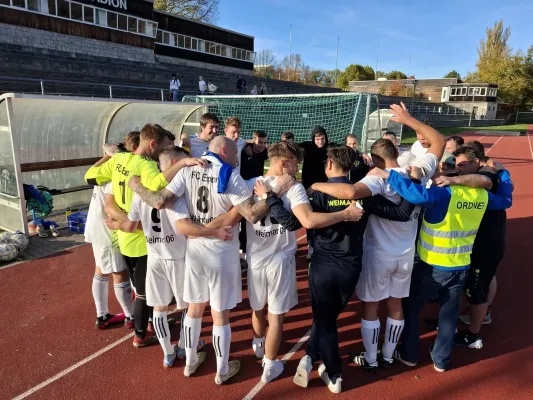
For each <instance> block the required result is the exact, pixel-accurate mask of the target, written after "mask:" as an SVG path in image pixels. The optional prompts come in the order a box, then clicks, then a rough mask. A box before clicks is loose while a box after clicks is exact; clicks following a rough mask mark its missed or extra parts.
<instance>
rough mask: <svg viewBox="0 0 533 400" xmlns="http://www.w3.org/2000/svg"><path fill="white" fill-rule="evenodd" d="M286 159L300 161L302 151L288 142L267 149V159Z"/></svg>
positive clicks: (275, 144) (278, 143)
mask: <svg viewBox="0 0 533 400" xmlns="http://www.w3.org/2000/svg"><path fill="white" fill-rule="evenodd" d="M274 157H286V158H294V159H296V160H298V161H302V151H301V150H300V147H298V146H296V145H294V144H291V143H289V142H277V143H274V144H273V145H271V146H269V148H268V158H274Z"/></svg>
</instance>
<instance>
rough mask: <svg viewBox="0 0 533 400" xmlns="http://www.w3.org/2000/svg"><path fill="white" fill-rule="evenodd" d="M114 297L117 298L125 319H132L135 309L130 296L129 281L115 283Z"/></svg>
mask: <svg viewBox="0 0 533 400" xmlns="http://www.w3.org/2000/svg"><path fill="white" fill-rule="evenodd" d="M114 288H115V297H116V298H117V300H118V302H119V303H120V306H121V307H122V310H123V311H124V315H126V317H128V318H131V317H133V310H134V308H135V302H134V301H133V296H132V294H131V284H130V281H126V282H121V283H115V285H114Z"/></svg>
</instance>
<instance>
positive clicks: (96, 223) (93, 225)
mask: <svg viewBox="0 0 533 400" xmlns="http://www.w3.org/2000/svg"><path fill="white" fill-rule="evenodd" d="M108 187H109V188H110V187H111V182H109V183H107V184H106V185H104V186H95V187H94V189H93V194H92V198H91V203H90V204H89V211H88V213H87V221H86V222H85V241H86V242H87V243H92V244H96V245H99V246H109V245H111V244H113V245H114V246H115V247H118V241H117V235H116V231H112V230H110V229H108V227H107V226H106V224H105V218H106V213H105V211H104V206H105V189H106V188H108Z"/></svg>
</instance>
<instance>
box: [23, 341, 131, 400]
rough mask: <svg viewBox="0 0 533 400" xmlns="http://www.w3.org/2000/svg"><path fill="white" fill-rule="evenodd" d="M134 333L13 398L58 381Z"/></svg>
mask: <svg viewBox="0 0 533 400" xmlns="http://www.w3.org/2000/svg"><path fill="white" fill-rule="evenodd" d="M133 335H135V332H132V333H130V334H128V335H126V336H124V337H123V338H121V339H119V340H117V341H116V342H113V343H111V344H110V345H108V346H106V347H104V348H103V349H101V350H99V351H97V352H96V353H93V354H91V355H90V356H89V357H87V358H84V359H83V360H81V361H79V362H77V363H76V364H74V365H73V366H72V367H68V368H67V369H64V370H63V371H61V372H60V373H58V374H57V375H54V376H52V377H51V378H48V379H47V380H45V381H44V382H41V383H39V384H38V385H37V386H34V387H32V388H31V389H28V390H26V391H25V392H24V393H22V394H19V395H18V396H17V397H15V398H14V399H13V400H22V399H24V398H26V397H28V396H29V395H31V394H33V393H35V392H37V391H38V390H41V389H42V388H44V387H45V386H48V385H49V384H51V383H53V382H55V381H57V380H58V379H61V378H62V377H64V376H65V375H67V374H69V373H70V372H72V371H74V370H75V369H77V368H79V367H81V366H82V365H84V364H87V363H88V362H89V361H91V360H94V359H95V358H96V357H98V356H101V355H102V354H104V353H105V352H106V351H109V350H111V349H112V348H113V347H116V346H118V345H119V344H121V343H122V342H125V341H126V340H128V339H131V338H132V337H133Z"/></svg>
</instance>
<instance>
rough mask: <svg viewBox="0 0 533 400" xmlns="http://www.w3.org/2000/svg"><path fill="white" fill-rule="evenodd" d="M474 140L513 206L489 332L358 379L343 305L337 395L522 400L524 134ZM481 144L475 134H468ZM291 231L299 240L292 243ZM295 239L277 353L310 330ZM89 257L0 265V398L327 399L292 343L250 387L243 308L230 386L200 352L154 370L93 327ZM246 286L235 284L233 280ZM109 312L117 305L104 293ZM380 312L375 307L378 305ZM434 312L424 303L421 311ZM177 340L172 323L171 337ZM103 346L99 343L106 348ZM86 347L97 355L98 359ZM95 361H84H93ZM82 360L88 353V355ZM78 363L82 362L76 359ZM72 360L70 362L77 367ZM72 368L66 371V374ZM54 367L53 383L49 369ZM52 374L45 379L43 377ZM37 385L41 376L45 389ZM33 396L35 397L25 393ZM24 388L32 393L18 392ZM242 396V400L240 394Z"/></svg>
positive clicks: (147, 352)
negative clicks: (188, 373) (280, 362)
mask: <svg viewBox="0 0 533 400" xmlns="http://www.w3.org/2000/svg"><path fill="white" fill-rule="evenodd" d="M481 136H482V135H476V134H475V133H473V134H470V135H468V136H466V135H465V139H468V140H473V139H478V138H479V140H480V141H481V142H482V143H483V144H484V145H485V149H486V151H488V154H489V155H490V156H491V157H493V158H496V159H498V160H500V161H502V162H503V163H504V164H505V165H506V166H507V167H508V169H509V170H510V172H511V176H512V178H513V181H514V184H515V192H514V205H513V207H512V208H511V209H510V210H509V211H508V235H507V239H508V243H507V252H506V256H505V258H504V261H503V262H502V264H501V266H500V268H499V272H498V283H499V288H498V295H497V297H496V302H495V304H494V306H493V319H494V322H493V324H492V325H489V326H486V327H484V328H483V331H482V334H483V338H484V340H483V341H484V344H485V347H484V348H483V349H481V350H471V349H462V348H458V349H454V353H453V356H452V357H453V358H452V363H453V369H451V370H450V371H448V372H446V373H444V374H439V373H437V372H435V371H434V370H433V368H432V365H431V362H430V359H429V355H428V354H427V352H426V351H424V352H423V353H422V354H423V356H422V359H421V362H420V364H419V365H418V366H417V367H415V368H412V369H409V368H407V367H404V366H403V365H395V366H394V368H392V369H391V370H388V371H383V372H381V373H380V374H376V375H369V374H367V373H365V372H364V371H362V370H361V369H360V368H357V367H355V366H354V365H353V364H350V363H349V360H348V356H347V355H348V354H349V353H350V352H352V351H360V350H362V342H361V335H360V330H359V328H360V323H359V321H360V315H359V313H360V306H359V302H358V300H357V299H356V298H355V297H354V299H353V300H352V301H351V302H350V304H349V306H348V307H347V309H346V310H345V312H344V313H343V314H342V315H341V316H340V318H339V331H340V333H339V340H340V342H341V354H342V355H343V360H344V364H345V365H344V371H343V379H344V382H343V389H344V392H343V393H342V394H341V395H337V396H336V397H338V398H353V397H354V396H357V397H363V396H364V397H367V398H368V397H377V398H380V399H381V400H385V399H406V400H407V399H430V398H445V399H469V400H471V399H501V398H513V399H532V398H533V386H532V385H531V383H530V382H533V361H532V360H533V348H532V345H533V335H531V331H532V330H533V320H531V318H530V316H529V314H530V313H529V312H526V313H523V312H522V309H524V308H526V307H528V306H529V305H530V304H533V291H532V290H531V289H530V286H531V282H533V271H532V269H531V261H530V260H531V257H532V256H533V246H531V245H530V243H531V239H530V238H531V237H532V235H533V207H532V206H531V204H533V203H532V200H533V187H532V186H531V183H530V182H531V178H530V177H531V176H533V150H532V147H531V146H532V145H533V137H531V135H530V136H522V137H510V136H505V137H498V136H485V137H481ZM480 137H481V138H480ZM302 235H303V233H299V235H298V237H300V236H302ZM303 242H305V240H301V241H300V251H299V253H298V254H297V256H298V263H297V267H298V271H297V275H298V288H299V299H300V303H299V305H298V306H297V308H296V309H294V310H293V311H291V312H290V313H289V314H288V316H287V319H286V325H285V331H286V333H285V338H284V339H285V340H284V343H283V345H282V348H281V355H280V358H281V357H284V356H285V357H286V358H289V355H288V354H287V353H288V352H289V351H290V350H291V349H292V348H293V346H294V345H295V344H296V343H298V342H300V344H302V343H303V341H302V340H301V339H302V337H303V336H304V335H305V334H306V333H307V331H308V329H309V328H310V325H311V310H310V305H309V297H308V291H307V282H306V279H307V263H306V261H305V256H304V253H305V252H304V251H303V250H305V246H304V243H303ZM93 268H94V267H93V259H92V252H91V249H90V247H89V246H82V247H78V248H75V249H72V250H69V251H66V252H63V253H59V254H57V255H55V256H52V257H47V258H44V259H40V260H36V261H31V262H26V263H23V264H18V265H16V266H14V267H10V268H5V269H0V302H1V304H2V305H3V308H2V309H1V310H0V323H1V326H2V334H1V335H0V360H1V364H0V388H1V389H0V398H2V399H4V398H5V399H8V398H14V397H16V396H18V395H21V394H24V393H26V394H24V396H23V397H19V398H25V397H31V398H35V399H37V398H41V399H51V398H54V399H85V398H87V399H89V398H91V399H94V398H121V397H126V396H128V397H135V398H144V399H161V398H178V399H206V398H217V399H243V398H245V397H246V396H247V395H248V394H249V393H250V392H251V391H252V390H254V388H255V393H256V394H255V397H254V398H255V399H268V398H278V399H314V398H316V399H319V398H320V399H322V398H329V397H333V395H332V394H331V393H330V392H329V391H328V390H327V388H325V386H324V385H323V384H322V382H321V380H320V378H318V376H317V374H316V372H315V373H314V375H313V379H312V381H311V382H310V386H309V388H307V389H302V388H300V387H297V386H295V385H294V384H293V383H292V377H293V375H294V372H295V370H296V366H297V364H298V361H299V359H300V357H301V356H302V355H303V347H302V348H300V349H299V350H298V351H297V352H296V353H294V354H293V355H292V357H290V358H289V359H288V361H287V363H286V368H285V372H284V374H283V375H282V376H281V378H279V379H278V380H277V381H274V382H272V383H269V384H267V385H265V386H264V387H259V388H258V387H257V384H258V383H259V378H260V375H261V365H260V361H259V360H256V359H255V357H254V355H253V352H252V350H251V348H250V344H251V335H252V333H251V329H250V323H251V320H250V310H249V306H248V301H247V299H246V291H245V292H244V296H243V297H244V298H245V300H244V302H243V303H242V304H241V305H240V307H238V308H237V310H235V311H234V312H233V313H232V318H231V321H232V331H233V340H232V347H231V350H232V357H234V358H238V359H240V360H241V362H242V363H243V370H242V371H241V373H240V374H239V375H238V376H236V377H235V378H234V380H232V381H231V383H229V384H227V385H224V386H222V387H218V386H216V385H215V384H214V381H213V379H214V371H215V357H214V352H213V349H212V347H211V346H210V345H209V346H208V347H207V352H208V361H207V362H206V364H205V365H203V366H202V367H201V369H200V370H199V373H198V376H196V377H193V378H184V377H183V361H181V362H177V366H176V368H173V369H171V370H164V369H163V368H162V366H161V359H162V352H161V349H160V348H159V347H158V346H154V347H152V348H146V349H140V350H137V349H134V348H133V346H132V345H131V338H130V337H127V335H131V333H130V332H128V331H126V330H125V329H124V328H122V327H119V328H116V329H110V330H107V331H99V330H95V329H94V328H93V322H94V306H93V304H92V297H91V285H90V282H91V279H92V275H93ZM243 283H244V286H243V288H244V289H246V279H245V277H244V279H243ZM109 298H110V309H111V311H118V310H119V308H118V304H117V302H116V301H115V299H114V295H113V293H112V292H110V296H109ZM382 311H384V310H382ZM432 312H434V310H433V309H432V308H431V306H428V309H427V310H425V315H428V314H431V313H432ZM421 326H422V327H423V329H424V330H423V331H422V332H421V334H422V338H423V340H422V346H423V349H424V350H425V349H427V348H428V347H429V345H430V343H431V342H432V341H433V338H434V336H435V332H433V331H431V330H429V329H428V328H426V327H424V325H421ZM172 332H173V336H174V339H177V334H178V327H177V326H176V327H174V328H173V330H172ZM202 337H203V338H204V339H206V341H207V342H208V343H210V342H211V328H210V318H208V317H207V316H206V318H205V319H204V326H203V330H202ZM121 339H122V340H123V341H122V342H120V343H118V344H116V345H115V346H114V347H112V348H110V349H108V350H107V351H102V349H105V348H106V346H109V345H110V344H113V343H116V342H117V341H118V340H121ZM98 352H100V353H102V354H99V353H98ZM95 355H96V356H95ZM93 357H94V358H93ZM88 358H90V359H88ZM77 363H80V364H81V365H80V366H77ZM73 367H77V368H73ZM61 372H63V374H64V375H63V376H62V377H61V378H59V379H56V378H57V374H59V373H61ZM50 378H52V379H50ZM47 380H53V381H52V382H51V383H48V384H46V385H44V384H43V382H44V383H47V382H46V381H47ZM36 389H37V390H36ZM31 390H34V391H33V393H28V391H31ZM248 398H250V396H249V397H248Z"/></svg>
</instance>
